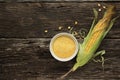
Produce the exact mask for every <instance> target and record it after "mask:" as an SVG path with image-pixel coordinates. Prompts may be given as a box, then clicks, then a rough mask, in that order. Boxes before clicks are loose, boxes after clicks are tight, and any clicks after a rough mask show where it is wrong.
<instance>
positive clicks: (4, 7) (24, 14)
mask: <svg viewBox="0 0 120 80" xmlns="http://www.w3.org/2000/svg"><path fill="white" fill-rule="evenodd" d="M102 4H103V5H106V4H111V3H102ZM113 4H114V5H116V7H117V15H119V14H120V3H113ZM93 8H96V9H98V8H99V7H98V6H97V3H10V4H9V3H0V22H1V23H0V37H1V38H10V37H12V38H38V37H52V36H53V35H55V34H56V33H59V32H68V31H69V30H68V29H67V27H68V26H71V27H74V28H75V30H77V31H78V30H80V29H81V28H85V29H87V30H89V28H90V26H91V23H92V20H93V18H94V15H93V11H92V9H93ZM101 13H102V12H100V14H101ZM75 21H78V25H74V22H75ZM119 21H120V19H118V20H117V21H116V24H115V25H114V27H113V28H112V30H111V31H110V33H109V34H108V36H107V38H120V31H119V25H120V23H119ZM59 26H62V27H63V29H62V30H59V29H58V27H59ZM45 30H48V33H44V31H45Z"/></svg>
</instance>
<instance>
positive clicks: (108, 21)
mask: <svg viewBox="0 0 120 80" xmlns="http://www.w3.org/2000/svg"><path fill="white" fill-rule="evenodd" d="M114 8H115V7H114V6H112V5H109V6H108V8H107V10H106V12H105V13H104V16H103V18H102V19H100V20H99V21H98V22H97V21H96V20H97V16H98V12H97V11H96V10H95V9H93V11H94V14H95V18H94V20H93V23H92V26H91V29H90V31H89V33H88V35H87V37H86V38H85V39H84V41H83V43H82V44H81V43H79V45H80V49H79V52H78V55H77V58H76V63H75V64H74V66H73V68H72V69H71V70H70V71H69V72H71V71H75V70H76V69H77V68H79V67H81V66H84V65H85V64H86V63H88V61H89V60H91V59H92V57H93V55H94V53H95V52H96V50H97V49H98V47H99V45H100V43H101V42H102V40H103V39H104V37H105V36H106V34H107V33H108V32H109V30H110V29H111V28H112V26H113V24H114V22H115V20H116V18H112V17H113V15H114V14H115V12H114ZM69 72H68V73H69ZM68 73H66V74H65V75H64V76H62V77H65V76H66V75H67V74H68Z"/></svg>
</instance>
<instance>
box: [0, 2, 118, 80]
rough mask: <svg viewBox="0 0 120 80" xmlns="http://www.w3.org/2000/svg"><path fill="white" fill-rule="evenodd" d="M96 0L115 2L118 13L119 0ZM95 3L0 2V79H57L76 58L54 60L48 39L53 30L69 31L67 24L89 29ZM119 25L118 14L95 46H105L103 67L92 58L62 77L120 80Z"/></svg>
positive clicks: (77, 28) (73, 79)
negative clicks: (112, 25) (99, 42)
mask: <svg viewBox="0 0 120 80" xmlns="http://www.w3.org/2000/svg"><path fill="white" fill-rule="evenodd" d="M99 3H101V4H102V5H107V4H113V5H116V11H117V15H119V14H120V2H105V3H104V2H99ZM97 4H98V2H80V3H77V2H74V3H72V2H69V3H0V80H57V78H58V77H60V76H61V75H63V74H64V73H66V72H67V71H68V70H69V69H70V68H71V67H72V66H73V64H74V63H75V59H73V60H72V61H69V62H65V63H63V62H59V61H57V60H55V59H54V58H53V57H52V56H51V55H50V52H49V42H50V39H51V37H53V36H54V35H55V34H56V33H59V32H64V31H65V32H68V29H67V27H68V26H73V27H75V30H79V29H81V28H85V29H87V30H89V28H90V24H91V22H92V20H93V17H94V16H93V12H92V9H93V8H97V9H98V6H97ZM100 14H102V12H100ZM74 21H78V25H74ZM119 25H120V18H119V19H118V20H117V21H116V23H115V25H114V27H113V28H112V30H111V31H110V32H109V34H108V35H107V36H106V38H105V39H104V40H103V42H102V44H101V46H100V47H99V49H98V50H101V49H105V50H106V54H105V55H104V57H105V58H106V59H108V60H107V61H105V69H104V71H103V69H102V67H101V63H95V62H92V61H91V62H90V63H88V64H87V65H85V66H84V67H81V68H79V69H78V70H77V71H75V72H73V73H71V74H70V75H68V76H67V77H66V78H65V79H64V80H120V27H119ZM59 26H62V27H63V28H62V30H59V29H58V27H59ZM45 30H48V32H47V33H45V32H44V31H45Z"/></svg>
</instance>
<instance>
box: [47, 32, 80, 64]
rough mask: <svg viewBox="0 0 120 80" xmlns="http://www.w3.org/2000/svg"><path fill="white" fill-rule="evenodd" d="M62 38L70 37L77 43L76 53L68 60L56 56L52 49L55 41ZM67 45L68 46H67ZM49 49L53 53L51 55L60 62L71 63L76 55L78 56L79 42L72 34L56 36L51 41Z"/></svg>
mask: <svg viewBox="0 0 120 80" xmlns="http://www.w3.org/2000/svg"><path fill="white" fill-rule="evenodd" d="M60 36H68V37H70V38H71V39H72V40H73V41H74V42H75V45H76V49H75V51H74V53H73V54H72V56H70V57H68V58H60V57H58V56H56V55H55V53H54V51H53V49H52V44H53V42H54V40H55V39H56V38H58V37H60ZM66 45H67V44H66ZM49 49H50V52H51V55H52V56H53V57H54V58H55V59H56V60H58V61H62V62H65V61H70V60H71V59H73V58H74V57H75V56H76V55H77V52H78V41H77V39H76V38H75V37H74V36H73V35H72V34H70V33H59V34H57V35H55V36H54V37H53V38H52V39H51V41H50V46H49Z"/></svg>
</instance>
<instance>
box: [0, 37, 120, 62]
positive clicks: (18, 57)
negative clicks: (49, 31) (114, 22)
mask: <svg viewBox="0 0 120 80" xmlns="http://www.w3.org/2000/svg"><path fill="white" fill-rule="evenodd" d="M49 42H50V39H46V38H33V39H0V45H1V46H0V62H1V63H9V62H10V63H11V62H13V63H14V62H19V61H20V62H21V61H24V60H25V61H26V60H31V59H37V60H38V59H44V58H49V59H51V58H52V56H51V54H50V52H49ZM102 49H105V50H106V53H107V54H106V55H105V57H118V56H120V55H119V51H120V39H114V40H113V39H105V40H103V42H102V44H101V46H100V47H99V49H98V51H99V50H102Z"/></svg>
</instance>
